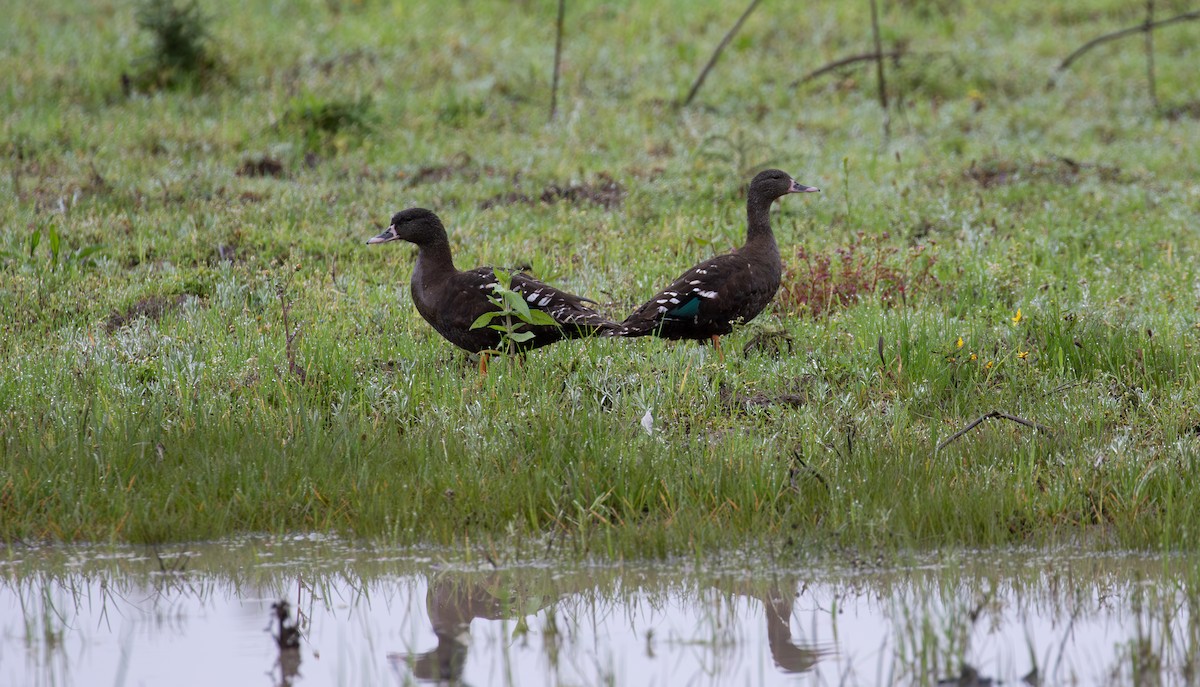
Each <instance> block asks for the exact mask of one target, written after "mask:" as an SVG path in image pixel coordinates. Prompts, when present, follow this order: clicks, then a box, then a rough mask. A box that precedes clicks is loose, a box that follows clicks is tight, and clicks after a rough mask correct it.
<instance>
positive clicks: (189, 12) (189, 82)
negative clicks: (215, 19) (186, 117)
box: [131, 0, 219, 90]
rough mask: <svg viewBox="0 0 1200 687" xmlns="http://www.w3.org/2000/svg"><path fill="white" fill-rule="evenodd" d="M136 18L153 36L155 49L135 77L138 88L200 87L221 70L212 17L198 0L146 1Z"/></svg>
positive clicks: (145, 58)
mask: <svg viewBox="0 0 1200 687" xmlns="http://www.w3.org/2000/svg"><path fill="white" fill-rule="evenodd" d="M135 19H136V21H137V24H138V26H139V27H141V28H142V29H143V30H145V31H148V32H149V33H150V34H151V35H152V36H153V37H154V47H153V49H152V50H151V51H150V53H149V54H147V55H145V56H144V57H142V58H141V62H143V63H144V64H145V67H144V68H143V70H142V71H141V72H140V73H138V74H137V75H136V76H135V77H134V78H133V79H132V82H133V84H135V85H136V86H137V87H139V88H145V89H152V90H156V89H164V88H167V89H170V88H179V87H181V86H199V85H204V83H205V82H206V81H208V80H209V79H210V78H211V77H213V76H214V75H216V74H217V73H218V71H219V63H218V61H217V59H216V57H214V56H213V53H212V36H211V34H210V33H209V30H208V25H209V23H210V21H211V20H210V19H209V17H208V16H207V15H205V14H204V13H203V12H201V11H200V7H199V5H198V4H197V2H196V0H191V2H186V3H183V4H179V5H177V4H175V0H144V2H142V3H141V4H140V5H139V6H138V8H137V13H136V15H135ZM131 85H132V84H131Z"/></svg>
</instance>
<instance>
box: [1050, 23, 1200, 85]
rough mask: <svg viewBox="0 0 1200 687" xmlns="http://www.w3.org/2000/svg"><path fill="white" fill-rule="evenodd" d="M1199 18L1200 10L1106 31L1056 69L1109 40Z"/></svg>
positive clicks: (1085, 44)
mask: <svg viewBox="0 0 1200 687" xmlns="http://www.w3.org/2000/svg"><path fill="white" fill-rule="evenodd" d="M1197 19H1200V10H1197V11H1194V12H1184V13H1183V14H1177V15H1175V16H1174V17H1170V18H1168V19H1160V20H1159V21H1154V22H1142V23H1141V24H1138V25H1137V26H1131V27H1129V28H1127V29H1121V30H1120V31H1113V32H1112V33H1106V34H1104V35H1103V36H1097V37H1095V38H1093V39H1092V40H1090V41H1088V42H1087V43H1084V44H1083V45H1081V46H1080V47H1079V48H1078V49H1076V50H1075V52H1073V53H1071V54H1070V55H1067V58H1066V59H1064V60H1063V61H1062V64H1060V65H1058V69H1057V70H1055V71H1060V72H1061V71H1063V70H1064V69H1066V68H1067V67H1070V66H1071V63H1072V62H1074V61H1075V60H1077V59H1079V58H1080V57H1082V56H1083V54H1084V53H1086V52H1088V51H1089V50H1091V49H1092V48H1094V47H1096V46H1098V45H1101V44H1103V43H1107V42H1109V41H1115V40H1117V39H1118V38H1124V37H1126V36H1130V35H1133V34H1135V33H1138V32H1140V31H1153V30H1154V29H1157V28H1160V27H1163V26H1167V25H1168V24H1176V23H1178V22H1181V21H1195V20H1197Z"/></svg>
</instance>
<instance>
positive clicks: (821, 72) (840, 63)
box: [791, 50, 905, 88]
mask: <svg viewBox="0 0 1200 687" xmlns="http://www.w3.org/2000/svg"><path fill="white" fill-rule="evenodd" d="M904 55H905V52H904V51H903V50H889V51H887V52H885V53H883V54H882V55H880V54H879V53H874V52H865V53H862V54H861V55H851V56H849V57H843V58H842V59H840V60H834V61H833V62H830V63H828V64H825V65H822V66H820V67H818V68H816V69H814V70H812V71H811V72H809V73H807V74H805V75H804V76H802V77H800V78H799V79H796V80H795V81H793V82H792V84H791V86H792V88H795V87H796V86H800V85H802V84H806V83H808V82H809V81H812V80H813V79H816V78H819V77H822V76H825V75H826V74H828V73H829V72H833V71H837V70H838V69H841V68H842V67H849V66H850V65H852V64H857V63H859V62H874V61H876V60H879V59H887V60H898V59H900V58H901V57H904Z"/></svg>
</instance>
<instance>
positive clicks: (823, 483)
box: [790, 449, 829, 491]
mask: <svg viewBox="0 0 1200 687" xmlns="http://www.w3.org/2000/svg"><path fill="white" fill-rule="evenodd" d="M792 460H793V461H795V462H796V463H797V464H798V465H799V466H800V467H801V468H804V472H807V473H808V474H810V475H812V476H813V477H815V478H817V481H818V482H820V483H821V486H823V487H825V491H829V482H828V481H826V479H825V476H824V475H822V474H821V473H820V472H819V471H817V469H816V468H814V467H813V466H811V465H809V464H808V463H807V462H805V460H804V458H803V457H802V456H801V455H800V449H792ZM790 472H791V475H790V478H791V480H790V481H791V483H792V487H793V488H797V486H796V475H797V474H798V473H799V472H800V470H799V469H797V468H792V469H791V471H790Z"/></svg>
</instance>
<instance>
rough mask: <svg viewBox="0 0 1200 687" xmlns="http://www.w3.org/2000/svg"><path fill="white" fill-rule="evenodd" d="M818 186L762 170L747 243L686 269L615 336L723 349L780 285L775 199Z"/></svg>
mask: <svg viewBox="0 0 1200 687" xmlns="http://www.w3.org/2000/svg"><path fill="white" fill-rule="evenodd" d="M819 190H820V189H818V188H814V187H812V186H805V185H804V184H801V183H798V182H797V181H795V180H794V179H792V177H791V176H789V175H788V174H787V173H785V172H782V171H780V170H778V169H768V170H766V171H764V172H760V173H759V174H758V176H756V177H754V180H753V181H751V182H750V191H749V193H748V194H747V197H746V219H747V229H746V244H745V245H743V246H742V247H741V248H737V249H735V250H733V251H731V252H729V253H724V254H722V255H718V256H716V257H713V258H709V259H708V260H705V261H704V262H702V263H700V264H698V265H696V266H695V267H693V268H691V269H689V270H688V271H686V272H684V273H683V274H682V275H680V276H679V278H678V279H676V280H675V281H673V282H671V285H670V286H668V287H667V288H665V289H663V290H662V291H659V292H658V293H657V294H655V295H654V297H653V298H651V299H650V300H649V301H646V303H645V304H644V305H642V306H641V307H640V308H638V309H637V310H635V311H633V313H632V314H631V315H630V316H629V317H627V318H625V321H624V322H622V323H621V328H620V329H619V330H618V331H617V332H616V333H615V335H616V336H646V335H650V334H653V335H655V336H661V337H663V338H664V339H699V340H704V339H710V340H712V342H713V344H714V345H716V346H718V350H719V346H720V337H721V336H722V335H724V334H728V333H729V332H730V331H732V330H733V325H734V323H736V322H749V321H750V320H752V319H754V318H755V317H757V316H758V314H759V313H760V312H762V311H763V308H766V307H767V304H768V303H770V302H771V299H772V298H774V297H775V292H776V291H778V290H779V282H780V279H781V278H782V275H783V261H782V260H780V257H779V246H778V245H776V243H775V234H774V233H772V231H771V203H773V202H775V200H776V199H778V198H781V197H783V196H785V195H787V194H789V193H814V192H817V191H819Z"/></svg>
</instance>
